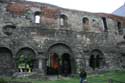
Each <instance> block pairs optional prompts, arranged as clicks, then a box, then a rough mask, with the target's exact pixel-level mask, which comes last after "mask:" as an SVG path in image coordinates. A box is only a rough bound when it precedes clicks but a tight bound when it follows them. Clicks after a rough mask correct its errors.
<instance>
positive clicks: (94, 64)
mask: <svg viewBox="0 0 125 83" xmlns="http://www.w3.org/2000/svg"><path fill="white" fill-rule="evenodd" d="M104 63H105V61H104V58H103V55H102V53H101V52H100V51H94V52H93V53H92V55H91V56H90V59H89V66H90V67H91V68H92V69H93V70H95V69H96V68H101V67H103V66H104Z"/></svg>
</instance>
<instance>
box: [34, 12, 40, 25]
mask: <svg viewBox="0 0 125 83" xmlns="http://www.w3.org/2000/svg"><path fill="white" fill-rule="evenodd" d="M40 15H41V12H38V11H37V12H35V23H38V24H39V23H40V19H41V16H40Z"/></svg>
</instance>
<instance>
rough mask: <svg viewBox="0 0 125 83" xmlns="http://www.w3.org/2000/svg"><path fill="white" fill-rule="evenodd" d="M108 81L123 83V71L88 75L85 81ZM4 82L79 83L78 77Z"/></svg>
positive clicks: (99, 82)
mask: <svg viewBox="0 0 125 83" xmlns="http://www.w3.org/2000/svg"><path fill="white" fill-rule="evenodd" d="M108 79H113V80H117V81H121V82H125V71H112V72H106V73H104V74H99V75H98V74H94V75H88V78H87V81H88V82H89V83H107V82H108ZM6 80H11V81H20V82H27V81H28V82H32V83H79V77H72V78H69V77H68V78H65V79H62V80H53V81H52V80H33V79H28V78H16V79H11V78H7V79H6Z"/></svg>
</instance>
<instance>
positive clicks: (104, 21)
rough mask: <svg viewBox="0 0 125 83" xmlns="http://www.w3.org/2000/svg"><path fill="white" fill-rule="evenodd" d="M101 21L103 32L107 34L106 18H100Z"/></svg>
mask: <svg viewBox="0 0 125 83" xmlns="http://www.w3.org/2000/svg"><path fill="white" fill-rule="evenodd" d="M102 21H103V25H104V32H107V31H108V27H107V22H106V18H105V17H102Z"/></svg>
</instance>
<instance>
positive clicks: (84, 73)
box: [80, 69, 87, 83]
mask: <svg viewBox="0 0 125 83" xmlns="http://www.w3.org/2000/svg"><path fill="white" fill-rule="evenodd" d="M86 78H87V73H86V71H85V70H84V69H83V70H81V72H80V83H84V81H85V80H86Z"/></svg>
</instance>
